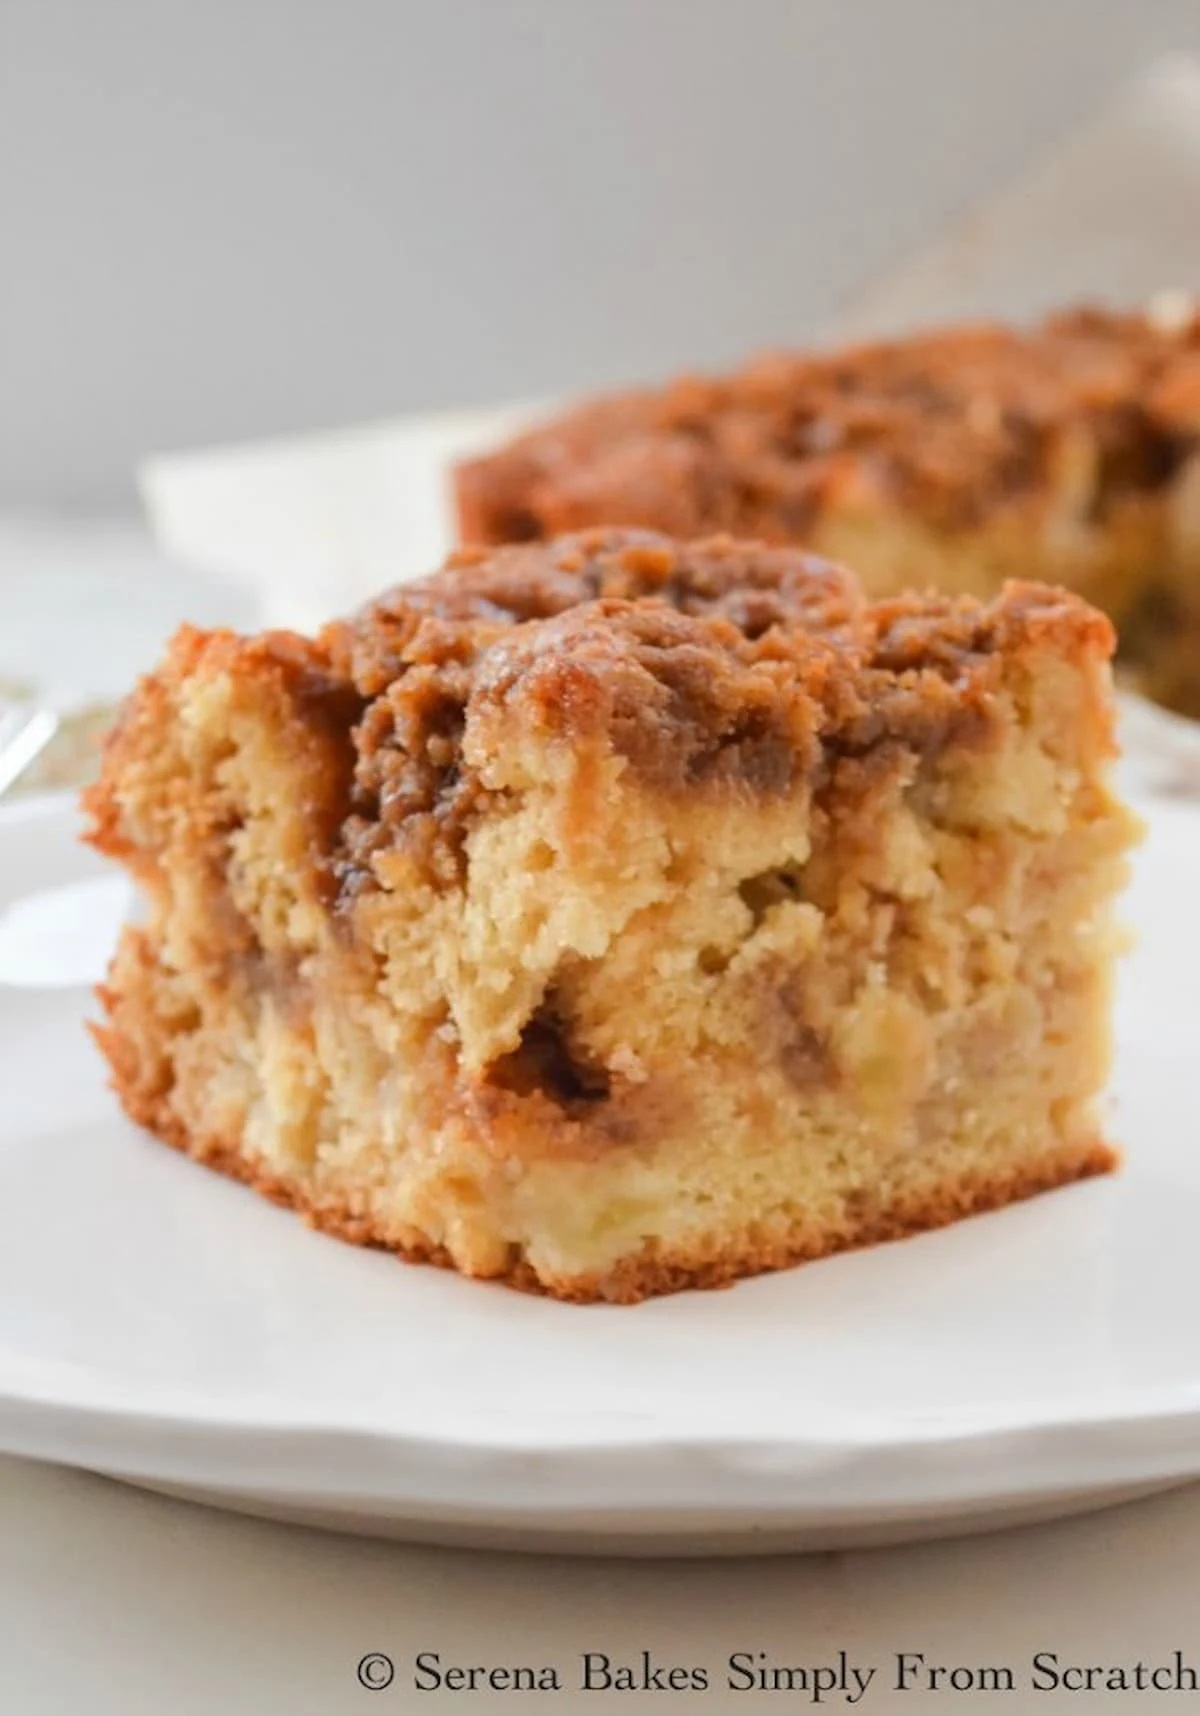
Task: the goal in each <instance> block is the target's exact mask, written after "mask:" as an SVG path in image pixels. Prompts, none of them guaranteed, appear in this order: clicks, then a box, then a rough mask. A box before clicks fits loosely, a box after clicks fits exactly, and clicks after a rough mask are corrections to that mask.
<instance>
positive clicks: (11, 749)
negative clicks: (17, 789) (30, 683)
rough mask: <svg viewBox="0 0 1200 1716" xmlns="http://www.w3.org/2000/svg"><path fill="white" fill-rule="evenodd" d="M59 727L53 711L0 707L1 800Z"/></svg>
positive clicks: (11, 706)
mask: <svg viewBox="0 0 1200 1716" xmlns="http://www.w3.org/2000/svg"><path fill="white" fill-rule="evenodd" d="M58 727H59V718H58V716H57V715H56V714H55V713H54V711H53V709H46V708H37V707H30V706H28V705H20V704H12V703H10V704H4V703H0V798H3V796H4V794H5V793H6V792H7V791H8V789H9V788H10V787H11V786H13V785H14V784H15V783H16V782H17V781H18V780H19V779H20V778H21V776H22V775H23V774H24V773H25V770H26V769H27V768H29V767H30V766H31V764H33V763H34V762H36V761H37V759H38V757H40V756H41V754H42V752H43V751H44V750H45V748H46V746H47V745H48V744H49V743H50V741H51V739H53V737H54V735H55V734H56V733H57V732H58Z"/></svg>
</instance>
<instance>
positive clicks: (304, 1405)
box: [0, 799, 1200, 1552]
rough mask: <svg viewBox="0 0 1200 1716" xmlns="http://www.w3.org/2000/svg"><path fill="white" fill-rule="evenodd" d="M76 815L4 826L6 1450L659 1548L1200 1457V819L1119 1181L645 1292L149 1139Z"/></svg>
mask: <svg viewBox="0 0 1200 1716" xmlns="http://www.w3.org/2000/svg"><path fill="white" fill-rule="evenodd" d="M74 835H75V818H74V812H73V810H72V809H71V807H70V806H69V805H68V804H65V803H64V802H63V801H62V800H58V799H51V800H43V801H40V802H31V803H28V804H24V805H20V806H17V807H14V808H11V809H9V810H6V811H0V1091H2V1092H3V1108H2V1111H0V1448H2V1449H4V1450H7V1451H10V1452H15V1453H21V1454H28V1455H35V1456H42V1457H45V1458H48V1459H51V1460H60V1461H67V1462H71V1463H73V1464H79V1465H84V1466H88V1467H92V1468H95V1469H97V1470H100V1471H104V1472H108V1473H111V1474H114V1475H117V1476H121V1477H124V1478H127V1479H130V1480H133V1481H135V1482H138V1483H143V1484H147V1485H151V1486H155V1487H161V1488H166V1489H172V1490H175V1491H182V1492H184V1493H186V1494H190V1495H198V1496H202V1497H206V1498H210V1499H218V1500H220V1501H222V1502H224V1503H225V1504H227V1505H230V1506H234V1507H239V1508H243V1509H247V1510H251V1511H255V1512H262V1513H271V1514H277V1515H283V1516H285V1517H300V1518H305V1519H309V1520H317V1521H324V1522H326V1523H330V1524H336V1525H345V1526H350V1527H353V1528H359V1529H364V1530H370V1531H380V1532H394V1533H398V1534H403V1535H410V1536H424V1537H431V1538H436V1539H441V1540H445V1541H469V1542H480V1543H514V1544H524V1545H529V1546H534V1547H553V1548H558V1549H588V1550H595V1549H598V1548H600V1549H604V1548H609V1549H636V1550H642V1551H645V1552H666V1551H672V1552H675V1551H679V1550H687V1549H705V1550H713V1549H729V1550H744V1549H746V1548H756V1547H757V1548H785V1547H796V1546H814V1545H830V1544H837V1543H850V1542H864V1541H867V1542H869V1541H882V1540H886V1539H895V1538H899V1537H907V1536H918V1535H923V1534H930V1533H933V1532H949V1531H959V1530H966V1529H972V1528H976V1527H979V1526H981V1525H987V1524H996V1523H1000V1522H1002V1521H1005V1520H1009V1519H1016V1518H1030V1517H1045V1516H1049V1515H1052V1514H1056V1513H1064V1512H1067V1511H1071V1510H1072V1509H1078V1508H1082V1507H1087V1506H1093V1505H1097V1504H1099V1503H1102V1502H1105V1501H1110V1500H1115V1499H1117V1498H1118V1497H1119V1496H1123V1495H1127V1494H1130V1493H1134V1492H1136V1491H1138V1490H1141V1489H1146V1488H1149V1487H1153V1486H1159V1485H1164V1484H1169V1483H1171V1482H1175V1481H1178V1480H1181V1479H1184V1478H1187V1477H1192V1476H1196V1475H1200V1334H1198V1333H1197V1326H1196V1306H1197V1304H1198V1303H1200V1246H1198V1245H1197V1243H1196V1235H1197V1233H1198V1232H1200V1151H1198V1150H1197V1143H1198V1141H1200V1082H1198V1081H1197V1079H1196V1078H1195V1076H1194V1064H1195V1061H1196V1058H1197V1055H1198V1054H1200V1039H1198V1037H1197V1033H1196V1018H1197V1016H1198V1003H1200V977H1198V975H1197V973H1198V970H1200V965H1198V963H1197V960H1196V939H1197V934H1198V933H1200V926H1198V925H1197V922H1196V915H1195V898H1196V892H1195V890H1196V878H1197V876H1200V815H1197V813H1196V812H1195V810H1190V809H1187V808H1183V807H1172V806H1164V807H1163V808H1161V809H1158V810H1156V811H1155V812H1154V820H1153V827H1152V833H1151V837H1150V840H1149V842H1148V844H1147V846H1146V848H1145V849H1144V851H1143V852H1142V854H1141V855H1140V858H1139V861H1138V866H1137V874H1136V878H1135V884H1134V888H1133V892H1132V897H1131V900H1130V911H1131V915H1132V917H1133V919H1134V920H1135V923H1136V927H1137V929H1138V931H1139V934H1140V946H1139V949H1138V951H1137V953H1136V954H1135V955H1134V956H1133V957H1132V958H1131V959H1130V961H1129V962H1128V964H1127V967H1126V969H1125V972H1124V981H1123V985H1122V991H1121V997H1120V1006H1119V1039H1120V1056H1119V1069H1118V1074H1117V1079H1116V1085H1115V1099H1114V1115H1113V1127H1114V1131H1115V1134H1116V1136H1117V1137H1118V1138H1119V1139H1120V1140H1121V1141H1122V1142H1124V1143H1125V1144H1126V1146H1127V1147H1128V1151H1129V1163H1128V1168H1127V1170H1126V1171H1125V1172H1124V1173H1123V1174H1122V1175H1120V1176H1119V1177H1117V1178H1113V1179H1109V1180H1106V1181H1101V1182H1092V1183H1090V1184H1087V1185H1082V1186H1077V1187H1072V1188H1070V1189H1067V1190H1064V1191H1061V1192H1057V1193H1054V1194H1051V1195H1050V1196H1047V1197H1043V1198H1040V1199H1037V1200H1036V1201H1034V1202H1032V1203H1028V1204H1025V1205H1021V1206H1019V1207H1017V1208H1014V1209H1009V1210H1005V1211H1002V1212H1000V1213H998V1214H996V1215H989V1216H984V1217H979V1218H977V1219H975V1220H973V1221H969V1222H965V1223H961V1224H960V1225H958V1226H957V1227H954V1228H950V1229H948V1230H946V1231H944V1232H941V1233H936V1234H931V1235H927V1236H925V1237H923V1238H920V1239H915V1240H909V1241H906V1242H904V1243H901V1244H897V1245H890V1246H884V1247H880V1248H877V1249H875V1250H873V1251H869V1252H864V1253H860V1254H858V1255H853V1256H847V1257H842V1258H835V1259H832V1260H830V1261H828V1262H825V1263H820V1264H815V1265H812V1266H810V1267H808V1268H805V1269H800V1270H797V1271H794V1272H792V1273H789V1274H783V1275H776V1276H773V1277H767V1278H763V1279H761V1280H756V1281H749V1282H744V1283H742V1284H741V1285H740V1286H738V1287H735V1288H734V1289H732V1290H731V1291H728V1292H724V1293H694V1294H684V1295H681V1296H678V1297H674V1298H667V1299H659V1300H656V1301H653V1302H651V1303H649V1304H646V1305H642V1306H638V1307H634V1308H629V1309H619V1308H613V1307H604V1306H601V1307H588V1308H573V1307H569V1306H562V1305H557V1304H553V1303H550V1302H548V1301H544V1300H539V1299H535V1298H528V1297H523V1296H521V1295H519V1294H515V1293H512V1292H509V1291H507V1290H506V1289H504V1288H500V1287H492V1286H485V1285H481V1284H478V1283H472V1282H468V1281H463V1280H460V1279H458V1278H457V1277H455V1276H452V1275H448V1274H444V1273H441V1272H439V1271H436V1270H431V1269H414V1268H405V1267H402V1266H400V1265H399V1264H397V1263H396V1262H394V1261H393V1260H392V1259H391V1258H389V1257H387V1256H384V1255H382V1254H379V1253H371V1252H365V1251H356V1250H354V1249H352V1248H351V1247H349V1246H346V1245H342V1244H340V1243H338V1242H336V1241H334V1240H331V1239H328V1238H324V1237H321V1236H319V1235H317V1234H314V1233H310V1232H309V1231H308V1230H306V1229H305V1228H304V1227H303V1226H302V1225H301V1223H300V1222H298V1221H297V1220H296V1219H295V1218H294V1217H293V1216H291V1215H290V1214H287V1213H286V1212H283V1211H280V1210H277V1209H274V1208H273V1207H271V1206H270V1205H268V1204H266V1203H264V1202H262V1201H260V1200H259V1199H257V1198H256V1197H254V1196H253V1195H252V1194H251V1193H249V1192H247V1191H245V1190H243V1189H242V1188H240V1187H238V1186H236V1185H234V1184H231V1183H230V1182H228V1181H225V1180H223V1179H220V1178H219V1177H217V1176H216V1175H214V1174H209V1173H206V1172H204V1171H203V1170H201V1169H199V1168H197V1167H195V1166H193V1165H192V1164H191V1163H189V1162H187V1161H185V1160H184V1159H183V1158H181V1157H179V1156H177V1155H176V1154H174V1153H173V1152H172V1151H170V1150H167V1149H164V1148H162V1147H161V1146H160V1145H158V1144H156V1143H153V1142H151V1141H149V1140H147V1139H146V1138H144V1137H143V1136H142V1135H141V1134H139V1133H138V1132H137V1131H136V1130H135V1129H134V1128H133V1127H132V1126H130V1125H128V1124H127V1123H126V1122H125V1121H124V1120H123V1119H122V1118H121V1117H120V1116H119V1114H118V1113H117V1111H116V1109H115V1107H114V1104H113V1102H112V1100H111V1098H110V1097H109V1095H108V1094H107V1092H106V1090H105V1085H104V1075H103V1072H102V1069H101V1065H100V1061H99V1058H98V1056H97V1055H96V1053H95V1051H94V1050H93V1048H92V1047H91V1045H90V1043H89V1041H88V1039H87V1038H86V1036H85V1034H84V1031H83V1020H84V1017H85V1015H86V1014H87V1013H88V1011H89V1008H90V1001H89V996H88V993H87V989H86V983H87V982H88V981H89V980H90V978H91V976H92V975H93V972H94V970H95V968H96V965H97V963H98V961H99V959H100V958H101V955H102V953H103V951H104V949H105V948H106V946H107V945H108V943H109V942H110V940H111V937H112V934H113V933H114V930H115V925H116V922H117V920H118V919H119V917H120V915H121V913H122V911H123V910H124V909H125V907H126V904H127V900H126V897H125V894H124V891H123V887H122V885H121V884H120V883H119V882H115V881H114V880H113V879H112V878H109V877H107V876H106V874H105V872H104V871H103V870H102V869H101V867H100V865H99V862H98V861H97V860H95V859H93V858H91V857H90V856H88V855H87V854H86V853H84V852H83V851H81V850H80V849H79V848H78V847H77V846H76V844H75V840H74ZM60 889H61V890H63V891H62V892H58V891H57V890H60Z"/></svg>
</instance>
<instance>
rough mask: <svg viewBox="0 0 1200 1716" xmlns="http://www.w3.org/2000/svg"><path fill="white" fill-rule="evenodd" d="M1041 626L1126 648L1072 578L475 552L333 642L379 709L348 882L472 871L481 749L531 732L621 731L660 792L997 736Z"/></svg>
mask: <svg viewBox="0 0 1200 1716" xmlns="http://www.w3.org/2000/svg"><path fill="white" fill-rule="evenodd" d="M1039 633H1042V634H1045V635H1050V634H1054V635H1057V636H1059V637H1060V638H1065V639H1067V640H1069V642H1070V644H1071V647H1078V648H1080V649H1093V650H1095V651H1097V652H1098V653H1100V654H1102V655H1107V654H1109V653H1110V652H1111V649H1112V645H1113V635H1112V628H1111V626H1110V625H1109V623H1108V621H1107V620H1105V619H1104V618H1103V617H1102V616H1101V615H1100V614H1098V613H1097V612H1096V611H1095V610H1094V609H1092V608H1090V607H1088V606H1087V604H1086V603H1084V602H1082V601H1081V600H1079V599H1078V598H1076V597H1074V596H1071V595H1069V594H1067V593H1066V592H1063V591H1057V590H1051V589H1048V588H1045V587H1043V586H1038V585H1013V586H1010V587H1009V588H1008V589H1006V591H1005V593H1004V594H1003V595H1002V596H1001V597H1000V598H998V599H997V600H996V601H995V602H992V603H990V604H986V605H985V604H981V603H979V602H976V601H973V600H971V599H969V598H945V597H938V596H933V595H929V596H906V597H901V598H897V599H895V600H893V601H888V602H881V603H877V604H874V605H870V604H868V603H866V601H865V600H864V598H863V596H862V593H861V591H860V589H859V588H858V586H857V584H856V582H855V581H854V580H853V579H852V578H851V577H850V575H849V574H848V573H846V572H844V571H842V570H841V569H840V568H838V567H835V566H832V565H830V564H829V563H827V562H825V561H822V560H819V559H816V558H814V557H812V556H809V555H806V554H803V553H801V552H799V551H798V550H794V549H780V548H766V547H763V546H761V545H754V544H740V543H737V542H734V541H732V540H730V539H728V538H714V539H709V540H706V541H703V542H700V543H696V544H688V545H681V544H678V543H675V542H672V541H670V540H668V539H666V538H664V537H661V536H657V535H655V534H653V533H650V532H646V531H622V530H597V531H588V532H583V533H579V534H577V535H575V536H570V537H566V538H563V539H560V540H558V541H555V542H553V543H548V544H529V545H517V546H513V547H509V548H502V549H498V550H490V551H489V550H466V551H461V552H459V553H458V554H456V555H455V556H453V557H452V558H451V560H450V561H449V563H448V564H447V565H446V566H445V567H444V568H443V569H442V570H441V571H440V572H437V573H434V574H433V575H432V576H430V577H428V578H425V579H423V580H421V581H420V582H418V583H414V584H406V585H401V586H399V587H397V588H396V589H394V590H392V591H390V592H388V593H387V594H385V595H384V596H382V597H380V598H379V599H378V600H376V601H375V602H373V603H371V604H370V605H369V606H368V607H367V608H365V609H364V610H363V611H362V612H361V613H360V614H358V615H357V616H355V617H353V618H351V619H349V620H347V621H343V622H339V623H337V624H335V625H333V626H331V627H328V628H327V629H326V631H325V632H324V633H323V634H322V635H321V637H320V638H319V639H318V642H317V648H318V649H319V650H320V651H321V652H322V654H323V655H324V656H325V658H326V659H327V660H328V663H329V667H330V671H331V672H332V673H333V675H334V676H335V677H340V678H342V679H344V680H345V681H346V682H347V683H348V685H349V686H351V687H352V688H353V691H354V693H355V694H356V695H357V696H358V697H359V698H360V699H361V700H362V706H363V709H364V713H363V715H362V718H361V720H360V721H359V724H358V726H357V728H356V731H355V735H354V747H355V768H354V788H353V793H352V798H351V812H350V815H349V817H348V819H347V821H346V824H345V827H344V829H343V841H342V845H343V849H344V857H343V859H342V869H343V884H344V885H345V886H347V887H349V888H351V889H353V888H354V887H357V886H360V885H361V884H362V881H363V877H364V875H365V874H366V873H367V872H368V871H369V867H370V862H371V859H372V857H373V855H374V854H375V853H377V852H379V851H380V850H384V849H387V848H389V847H393V846H395V845H397V844H403V846H404V847H405V848H406V850H408V851H410V852H412V853H414V854H416V855H417V856H418V857H419V858H420V860H421V862H422V864H423V866H424V867H426V868H427V869H429V871H430V872H431V873H432V874H434V875H437V876H440V877H441V878H442V879H446V880H448V879H449V878H450V877H451V876H453V875H454V874H455V873H456V870H457V866H458V864H459V862H460V858H461V849H462V840H463V836H464V833H465V830H466V829H467V827H469V825H470V823H471V821H472V819H473V817H474V815H475V813H476V811H477V810H478V808H479V806H480V805H481V803H482V802H483V800H484V799H485V798H486V796H487V794H486V792H485V788H484V786H483V784H482V781H481V775H480V769H479V768H478V767H477V766H475V764H476V763H477V762H478V759H479V758H480V756H481V755H482V756H487V755H488V754H489V753H491V754H495V753H496V752H498V751H499V750H502V749H503V747H505V745H507V744H509V743H511V742H512V741H513V740H514V737H515V736H516V735H517V734H519V733H521V732H531V733H534V734H536V735H538V736H539V737H540V738H543V739H548V740H551V741H563V742H568V743H573V744H576V745H578V744H581V743H583V742H585V741H594V742H598V743H600V744H601V745H603V746H610V747H611V748H612V749H613V750H614V751H616V752H617V753H618V754H619V755H621V756H623V757H624V758H625V759H626V760H627V761H628V763H629V764H630V765H631V766H632V767H633V768H634V769H636V770H637V771H638V772H639V774H640V775H641V776H642V777H643V778H644V779H645V780H646V781H647V782H648V783H649V784H651V785H652V786H653V788H654V789H655V790H658V791H666V792H684V791H695V790H704V789H709V788H720V787H726V788H739V789H741V790H748V791H751V792H754V793H758V794H778V793H783V792H786V791H787V790H789V789H790V788H791V787H792V786H793V785H794V783H795V782H796V780H797V779H798V778H799V777H800V776H802V775H804V774H806V773H809V772H811V771H812V770H813V769H814V768H815V767H817V765H818V761H819V753H820V752H821V751H822V749H824V750H825V751H826V752H835V753H840V754H855V753H861V752H863V751H866V750H868V749H870V748H871V747H872V746H874V745H877V744H879V743H880V742H881V741H882V740H884V739H888V738H890V739H894V740H897V741H900V742H902V743H904V744H905V745H907V746H909V747H910V748H912V749H913V750H916V751H919V752H929V751H936V750H938V749H941V748H942V747H944V746H945V745H946V744H948V743H951V742H953V741H955V740H965V739H966V738H967V737H969V736H972V735H974V736H976V737H978V736H979V735H980V734H981V733H982V732H983V731H984V729H985V727H986V717H987V707H988V699H989V697H990V695H991V693H992V691H993V690H994V688H995V686H996V684H997V682H998V676H999V672H1000V666H999V659H1000V658H1002V657H1004V656H1005V655H1006V654H1008V653H1009V652H1011V651H1012V650H1013V649H1014V648H1017V649H1020V648H1023V647H1025V646H1026V645H1027V644H1029V643H1032V642H1034V641H1035V640H1036V638H1037V636H1038V634H1039ZM469 759H474V762H473V761H471V760H469Z"/></svg>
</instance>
